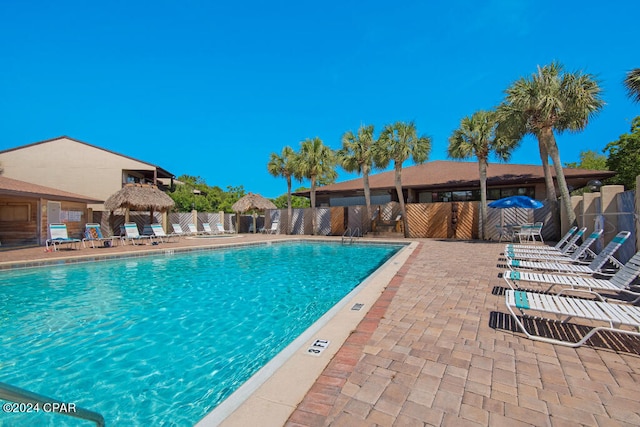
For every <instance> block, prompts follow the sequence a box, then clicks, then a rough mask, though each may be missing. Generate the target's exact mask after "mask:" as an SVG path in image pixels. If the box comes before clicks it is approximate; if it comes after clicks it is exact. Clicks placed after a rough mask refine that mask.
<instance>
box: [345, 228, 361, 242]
mask: <svg viewBox="0 0 640 427" xmlns="http://www.w3.org/2000/svg"><path fill="white" fill-rule="evenodd" d="M356 237H362V236H361V235H360V227H356V228H355V229H353V230H351V227H348V228H347V229H346V230H345V231H344V233H342V243H343V244H344V242H345V241H346V240H347V239H348V240H349V243H353V240H354V239H355V238H356Z"/></svg>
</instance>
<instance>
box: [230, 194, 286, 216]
mask: <svg viewBox="0 0 640 427" xmlns="http://www.w3.org/2000/svg"><path fill="white" fill-rule="evenodd" d="M231 209H233V211H234V212H247V211H251V210H256V211H263V210H265V209H277V208H276V205H274V204H273V202H272V201H271V200H269V199H267V198H264V197H262V196H261V195H259V194H255V193H249V194H247V195H246V196H244V197H242V198H240V200H238V201H237V202H235V203H234V204H233V206H231Z"/></svg>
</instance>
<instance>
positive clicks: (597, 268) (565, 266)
mask: <svg viewBox="0 0 640 427" xmlns="http://www.w3.org/2000/svg"><path fill="white" fill-rule="evenodd" d="M630 235H631V233H630V232H628V231H621V232H619V233H618V234H617V235H616V237H614V238H613V239H612V240H611V241H610V242H609V244H608V245H607V246H606V247H605V248H604V249H603V250H602V252H600V253H599V254H598V255H597V256H596V257H595V258H594V259H593V261H591V262H590V263H589V265H584V264H570V263H562V262H535V261H522V260H518V259H514V260H507V266H508V267H509V268H510V269H511V270H519V269H522V268H525V269H533V270H540V271H557V272H562V273H576V274H594V273H601V274H606V273H605V272H603V271H602V267H603V266H604V265H605V264H606V263H607V261H609V262H611V263H612V264H614V265H615V266H617V267H622V264H620V262H619V261H618V260H617V259H615V258H614V257H613V254H614V253H615V252H616V251H617V250H618V248H619V247H620V246H622V244H623V243H624V242H625V241H626V240H627V239H628V238H629V236H630Z"/></svg>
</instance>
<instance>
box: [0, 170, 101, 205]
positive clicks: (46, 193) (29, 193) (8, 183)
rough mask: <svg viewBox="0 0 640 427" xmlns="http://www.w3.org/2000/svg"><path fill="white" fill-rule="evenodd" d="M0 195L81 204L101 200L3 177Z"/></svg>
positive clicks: (0, 179)
mask: <svg viewBox="0 0 640 427" xmlns="http://www.w3.org/2000/svg"><path fill="white" fill-rule="evenodd" d="M0 195H6V196H18V197H36V198H43V199H50V200H65V201H70V202H82V203H102V200H98V199H94V198H91V197H87V196H82V195H80V194H75V193H69V192H68V191H62V190H57V189H55V188H51V187H45V186H43V185H38V184H31V183H30V182H24V181H19V180H17V179H11V178H7V177H4V176H0Z"/></svg>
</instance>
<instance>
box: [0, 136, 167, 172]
mask: <svg viewBox="0 0 640 427" xmlns="http://www.w3.org/2000/svg"><path fill="white" fill-rule="evenodd" d="M60 139H68V140H69V141H73V142H76V143H78V144H83V145H86V146H87V147H91V148H95V149H96V150H101V151H104V152H106V153H111V154H114V155H116V156H120V157H124V158H127V159H130V160H134V161H136V162H139V163H144V164H145V165H149V166H150V167H152V168H154V169H157V170H158V172H160V175H159V176H158V177H159V178H173V177H174V176H175V175H173V174H172V173H171V172H169V171H167V170H166V169H163V168H161V167H160V166H157V165H154V164H152V163H149V162H145V161H144V160H140V159H136V158H134V157H131V156H126V155H124V154H120V153H117V152H115V151H111V150H107V149H106V148H102V147H98V146H97V145H92V144H89V143H87V142H84V141H80V140H79V139H75V138H71V137H68V136H66V135H62V136H58V137H56V138H51V139H45V140H44V141H38V142H33V143H31V144H26V145H21V146H19V147H13V148H9V149H7V150H1V151H0V154H2V153H9V152H11V151H18V150H22V149H23V148H27V147H34V146H36V145H40V144H47V143H49V142H54V141H57V140H60Z"/></svg>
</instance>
